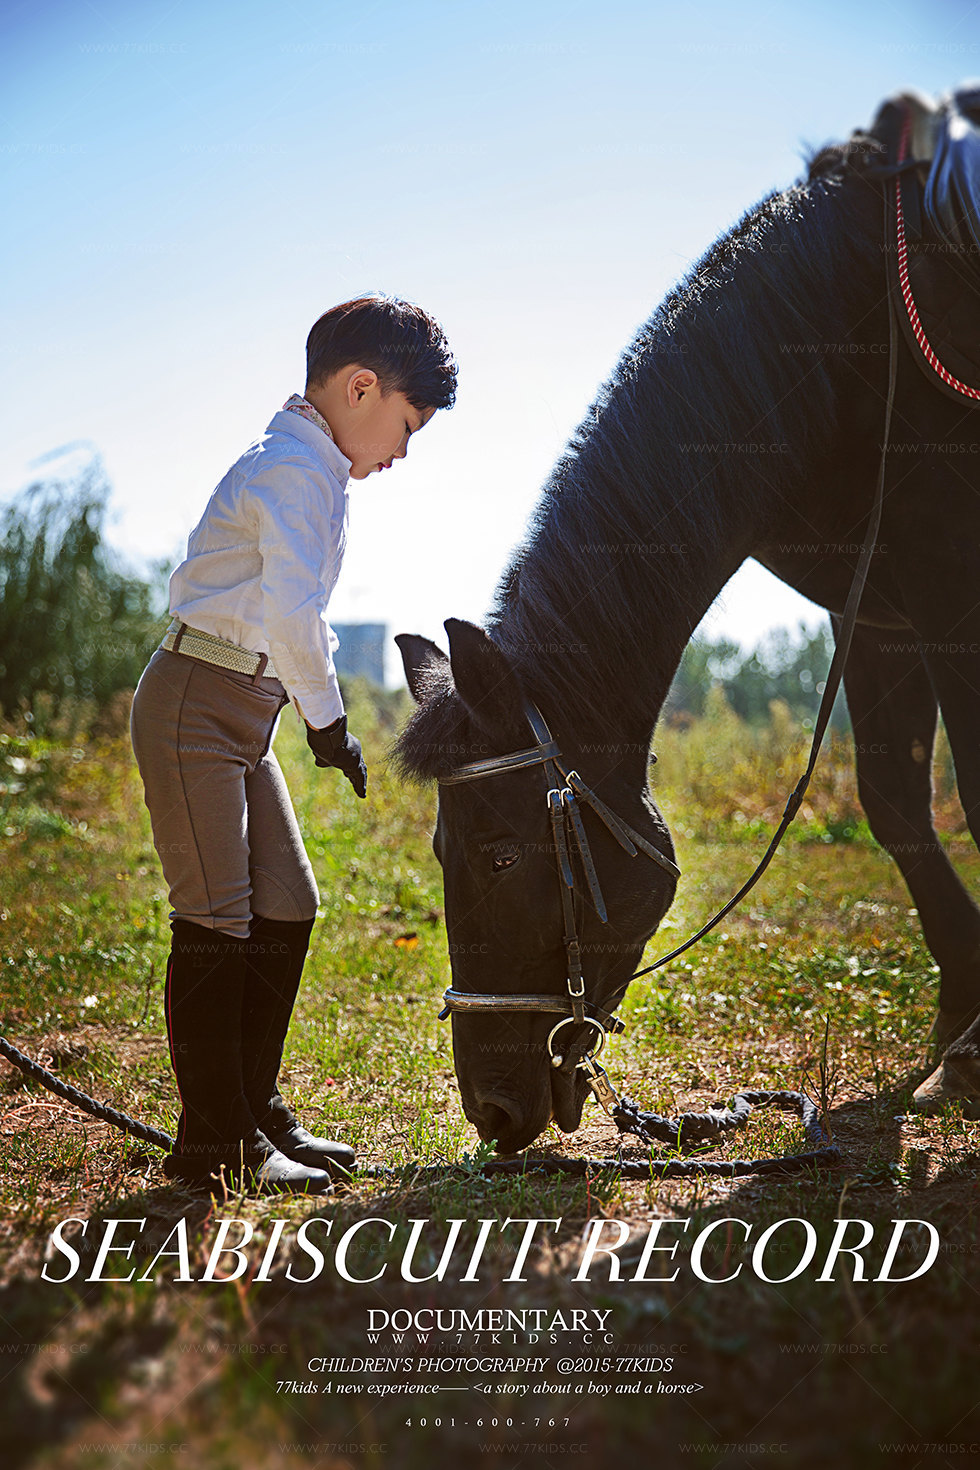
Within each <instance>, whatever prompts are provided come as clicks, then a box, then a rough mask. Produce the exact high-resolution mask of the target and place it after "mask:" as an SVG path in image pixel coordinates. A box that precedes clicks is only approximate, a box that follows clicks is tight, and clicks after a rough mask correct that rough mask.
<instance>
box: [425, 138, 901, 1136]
mask: <svg viewBox="0 0 980 1470" xmlns="http://www.w3.org/2000/svg"><path fill="white" fill-rule="evenodd" d="M907 136H908V130H907V128H906V129H905V130H903V135H902V144H901V146H900V149H899V169H900V171H901V172H904V171H905V169H906V168H907V167H908V164H907V163H905V162H904V146H905V144H906V142H907ZM900 171H899V170H895V171H894V188H895V200H896V206H897V210H898V211H899V219H900V218H901V216H900V211H901V180H900ZM888 172H889V173H891V172H893V171H892V170H888ZM885 218H886V225H885V234H886V239H887V235H888V219H889V208H888V189H887V187H886V189H885ZM897 347H898V339H897V331H896V309H895V301H894V292H893V291H892V290H891V289H889V291H888V391H887V397H886V400H885V417H884V426H883V432H882V447H881V457H880V460H879V465H878V476H877V482H876V485H875V493H874V500H873V503H872V507H871V513H870V515H869V517H868V524H867V527H866V530H865V534H864V541H863V543H862V547H861V553H860V555H859V557H858V562H857V567H856V568H855V572H854V577H853V580H852V582H851V586H850V589H849V591H848V594H847V601H846V603H845V606H844V612H843V614H842V617H841V623H840V630H839V632H838V634H837V636H836V641H835V649H834V655H833V658H832V660H831V664H830V669H829V671H828V674H827V681H826V684H825V685H824V691H823V695H822V697H821V700H820V705H819V708H818V711H817V718H816V722H815V725H814V731H813V739H812V741H811V743H810V753H809V758H808V760H807V764H806V769H805V770H804V772H803V774H802V776H801V777H800V779H799V781H798V782H797V784H796V786H795V787H794V788H793V791H792V792H791V794H790V796H789V798H788V800H787V802H786V806H785V809H784V811H783V815H782V818H781V820H780V822H779V825H778V827H777V829H776V831H775V832H774V833H773V836H772V839H771V841H770V843H769V846H768V847H767V849H766V851H765V853H764V854H763V856H762V858H761V859H760V861H759V863H758V864H757V866H756V868H755V870H754V872H753V873H752V874H751V875H750V877H749V878H748V879H747V881H746V882H745V883H743V884H742V886H741V888H739V889H738V891H737V892H736V893H735V894H733V896H732V897H731V898H730V899H729V900H728V902H727V903H726V904H724V905H723V907H722V908H720V909H719V910H718V912H717V913H716V914H715V915H714V916H713V917H712V918H711V919H709V920H708V922H707V923H706V924H704V925H702V927H701V928H700V929H699V930H698V931H697V932H696V933H695V934H693V935H691V937H690V938H689V939H687V940H685V941H684V943H683V944H680V945H678V946H677V947H676V948H675V949H672V950H670V951H669V952H668V953H667V954H664V955H661V956H660V958H659V959H657V960H654V962H653V964H651V965H647V966H645V967H644V968H643V969H640V970H635V971H634V972H633V974H632V975H631V976H630V980H636V979H639V978H640V977H641V976H643V975H649V974H651V973H652V972H653V971H654V970H658V969H660V968H661V967H662V966H663V965H666V964H669V963H670V961H671V960H675V959H676V958H677V957H678V955H681V954H684V952H685V951H686V950H688V949H690V948H691V946H692V945H694V944H696V943H697V942H698V940H699V939H703V938H704V936H705V935H706V934H708V933H710V931H711V930H712V929H714V928H715V926H716V925H717V924H719V923H721V921H722V919H724V918H725V916H726V915H727V914H729V913H730V912H731V910H732V909H733V908H734V907H735V905H736V904H738V903H740V902H741V900H742V899H743V898H744V897H745V895H746V894H747V893H749V892H750V890H751V889H752V888H754V887H755V885H756V883H757V882H758V881H759V879H760V878H761V877H762V875H763V873H764V872H765V871H766V869H767V868H768V866H769V864H770V863H771V861H772V859H773V857H774V856H775V853H776V850H777V848H778V847H779V844H780V843H781V841H782V839H783V836H784V835H785V833H786V830H787V828H788V827H789V826H790V823H791V822H792V821H793V818H794V817H795V816H796V814H797V812H798V811H799V809H800V807H801V806H802V804H803V798H804V796H805V794H806V790H807V787H808V786H809V784H810V778H811V777H812V775H813V772H814V769H815V767H816V764H817V759H818V756H819V753H820V747H821V745H822V744H823V738H824V735H825V734H826V731H827V726H828V724H829V722H830V715H831V711H832V709H833V705H834V700H835V699H836V697H837V693H838V690H839V689H840V685H841V680H842V678H843V674H844V665H845V663H846V661H847V655H848V653H849V651H850V647H851V641H852V638H853V635H854V628H855V625H856V623H857V615H858V610H859V607H860V603H861V597H862V595H863V592H864V588H865V585H866V583H867V580H868V572H869V570H870V567H871V560H872V557H873V555H874V550H875V546H876V544H877V540H878V532H879V529H880V527H881V514H882V507H883V504H884V496H885V478H886V469H887V463H888V446H889V441H890V436H891V421H892V410H893V407H894V402H895V388H896V383H897V379H898V351H897ZM524 713H525V715H526V717H527V721H528V724H529V725H530V727H531V732H532V734H533V736H534V738H535V740H536V742H537V744H536V745H534V746H531V747H529V748H528V749H526V750H520V751H514V752H511V753H509V754H507V755H501V756H490V757H487V758H486V759H483V760H479V761H473V762H471V763H469V764H467V765H463V766H459V767H457V768H456V769H455V770H454V771H452V772H450V773H449V774H448V775H445V776H442V777H440V778H439V783H440V785H442V786H453V785H457V784H459V783H461V782H465V781H477V780H483V779H485V778H489V777H493V776H497V775H502V774H505V773H510V772H512V771H516V770H523V769H526V768H530V767H532V766H535V765H541V766H543V767H544V773H545V776H546V778H547V781H548V792H547V803H548V815H549V818H550V821H551V829H552V833H553V836H554V848H555V856H556V861H557V867H558V886H559V893H560V896H561V907H562V916H563V920H564V935H563V941H564V946H565V955H566V980H565V994H564V995H537V994H514V995H509V994H505V995H497V994H485V993H476V992H470V991H461V990H457V989H455V988H454V987H453V986H450V987H449V988H448V989H447V990H446V992H445V994H444V996H443V1001H444V1006H443V1009H442V1010H441V1011H440V1012H439V1019H440V1020H445V1019H446V1018H447V1017H448V1016H449V1015H450V1014H452V1013H453V1012H455V1013H463V1014H466V1013H470V1014H472V1013H488V1012H489V1013H495V1012H509V1011H523V1012H527V1011H531V1012H538V1013H543V1012H550V1013H557V1014H560V1015H561V1016H562V1019H561V1020H560V1021H558V1022H557V1023H556V1024H555V1025H554V1026H553V1027H552V1028H551V1030H550V1031H549V1033H548V1038H547V1042H546V1052H547V1055H548V1058H549V1060H550V1063H551V1066H552V1067H553V1068H555V1069H556V1070H557V1071H559V1072H562V1073H565V1074H567V1073H568V1072H570V1071H573V1070H582V1071H584V1073H585V1077H586V1081H587V1083H588V1085H589V1087H590V1088H591V1089H592V1092H593V1093H594V1095H595V1097H596V1099H597V1101H598V1102H599V1104H600V1105H601V1106H602V1108H603V1109H604V1110H605V1111H606V1113H607V1114H609V1116H610V1117H611V1118H612V1119H613V1120H614V1121H615V1122H616V1123H617V1126H618V1127H619V1128H620V1131H621V1132H626V1131H630V1132H639V1133H640V1135H641V1136H651V1137H659V1138H661V1139H664V1138H667V1137H668V1134H667V1133H665V1132H664V1131H663V1128H664V1127H666V1128H667V1129H668V1130H669V1128H670V1126H671V1125H669V1124H667V1123H666V1120H664V1119H660V1118H656V1123H657V1125H662V1126H661V1129H660V1131H659V1132H658V1131H655V1130H654V1131H653V1132H651V1133H649V1135H648V1134H644V1133H643V1132H642V1130H641V1129H638V1128H636V1127H635V1126H633V1125H632V1122H631V1120H632V1119H635V1118H636V1117H637V1116H642V1117H644V1118H648V1119H653V1118H655V1117H656V1115H653V1114H643V1115H640V1114H639V1113H638V1110H637V1109H636V1107H635V1105H634V1104H631V1103H628V1102H627V1101H626V1100H625V1099H622V1098H620V1097H619V1096H618V1094H617V1093H616V1090H615V1088H614V1087H613V1086H612V1083H611V1082H610V1080H609V1076H608V1074H607V1072H606V1070H605V1068H604V1067H602V1066H600V1065H599V1063H598V1061H597V1058H598V1056H599V1054H600V1053H601V1052H602V1050H603V1047H604V1046H605V1043H606V1037H607V1035H608V1034H609V1033H615V1034H617V1035H619V1034H621V1033H622V1032H623V1031H624V1030H625V1027H624V1025H623V1022H622V1021H620V1020H618V1018H616V1017H615V1016H613V1015H611V1014H610V1013H609V1012H607V1011H605V1010H603V1009H602V1008H601V1007H600V1006H599V1005H598V1004H597V1003H596V1002H595V1001H594V1000H591V999H590V998H589V997H588V995H587V994H586V989H585V977H584V974H583V971H582V954H581V945H580V943H579V939H578V931H577V929H576V925H575V910H574V897H575V872H574V868H573V863H572V858H573V856H576V857H577V858H578V860H579V863H580V865H581V868H582V870H583V873H584V877H585V883H586V886H587V888H588V893H589V897H590V899H591V902H592V906H593V908H594V910H595V912H596V914H597V915H598V917H599V919H600V921H601V922H602V923H606V922H607V921H608V919H607V911H606V905H605V900H604V898H603V895H602V890H601V887H600V884H599V879H598V875H597V873H596V870H595V864H594V862H593V861H592V853H591V849H590V847H589V840H588V836H587V834H586V831H585V828H584V825H583V822H582V816H581V812H580V810H579V803H580V802H584V803H585V804H586V805H587V806H589V807H591V809H592V810H593V812H595V814H596V815H597V816H598V817H599V818H600V820H601V821H602V822H603V823H604V824H605V826H606V827H607V829H608V830H609V831H610V832H611V833H612V835H613V836H614V837H615V839H616V841H617V842H618V843H619V844H620V846H621V847H622V848H623V849H624V850H625V851H626V852H627V853H629V855H630V857H636V856H637V855H638V854H639V853H641V852H642V853H643V854H644V855H645V856H647V857H648V858H651V859H652V860H653V861H654V862H656V863H657V864H658V865H659V866H660V867H661V868H663V869H664V870H665V871H666V872H667V873H669V874H670V875H671V876H672V877H673V878H674V879H677V878H679V877H680V869H679V868H678V867H677V866H676V864H674V863H673V862H672V861H671V860H670V859H669V858H667V857H665V855H664V854H663V853H662V852H659V851H658V850H657V848H655V847H654V846H653V845H652V844H651V843H649V842H648V841H647V840H646V839H645V838H643V837H642V836H641V835H640V834H639V833H638V832H636V831H635V830H634V829H633V828H632V827H630V826H629V824H628V823H627V822H625V821H623V819H622V818H621V817H619V816H617V815H616V814H615V813H614V812H613V811H611V810H610V809H609V807H607V806H606V805H605V803H604V802H603V801H601V800H600V798H599V797H598V796H597V795H596V793H595V792H594V791H593V790H592V789H591V788H590V787H588V786H587V785H586V784H585V782H584V781H583V780H582V777H581V776H580V775H579V774H578V772H577V771H574V770H567V769H566V766H565V764H563V762H562V756H561V751H560V748H559V746H558V743H557V742H556V741H555V739H554V738H553V736H552V734H551V731H550V730H549V728H548V725H547V723H546V721H545V719H544V717H543V715H542V714H541V712H540V710H539V709H538V708H537V706H536V705H535V704H534V703H533V702H532V701H530V700H528V701H527V702H526V704H525V709H524ZM629 983H630V982H629V981H627V984H629ZM569 1025H572V1026H585V1027H588V1028H590V1029H589V1031H588V1032H587V1033H586V1035H585V1037H584V1039H581V1040H578V1041H577V1042H574V1043H572V1044H570V1045H569V1044H566V1046H565V1048H564V1050H556V1037H557V1035H558V1033H559V1032H560V1031H561V1030H562V1028H563V1027H565V1026H569ZM741 1096H742V1098H743V1099H744V1098H746V1097H748V1096H749V1094H742V1095H741ZM757 1096H758V1098H759V1099H760V1102H761V1100H762V1099H763V1098H764V1099H765V1100H770V1099H771V1098H772V1097H774V1096H775V1094H758V1095H757ZM782 1096H785V1097H790V1096H791V1097H793V1098H794V1099H802V1103H801V1106H802V1104H809V1105H810V1106H811V1107H812V1106H813V1104H812V1103H811V1102H810V1099H809V1098H805V1097H803V1095H801V1094H795V1093H794V1094H783V1095H782ZM793 1105H796V1104H795V1102H794V1104H793ZM703 1116H704V1115H693V1114H688V1115H686V1117H687V1119H689V1120H690V1119H693V1118H695V1117H703ZM742 1121H744V1118H743V1120H742ZM682 1126H683V1120H682V1123H681V1127H682ZM816 1130H817V1132H816V1135H815V1136H818V1137H822V1139H823V1141H826V1140H827V1138H828V1135H826V1134H825V1133H824V1132H823V1125H822V1123H821V1122H820V1120H819V1116H818V1117H817V1118H816ZM680 1131H681V1129H680V1128H678V1129H677V1131H676V1138H677V1139H679V1137H680ZM687 1137H688V1138H690V1125H689V1127H688V1132H687ZM825 1152H832V1153H834V1154H836V1153H837V1151H836V1150H829V1151H825ZM800 1158H801V1159H803V1158H807V1160H808V1162H813V1161H814V1159H815V1158H817V1155H812V1156H802V1155H801V1156H800ZM770 1162H773V1161H770ZM777 1162H785V1161H777Z"/></svg>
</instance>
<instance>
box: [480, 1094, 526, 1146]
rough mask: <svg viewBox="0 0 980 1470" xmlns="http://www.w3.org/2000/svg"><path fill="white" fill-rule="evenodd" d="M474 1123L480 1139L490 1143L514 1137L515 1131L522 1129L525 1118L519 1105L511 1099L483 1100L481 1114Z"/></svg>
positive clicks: (495, 1098)
mask: <svg viewBox="0 0 980 1470" xmlns="http://www.w3.org/2000/svg"><path fill="white" fill-rule="evenodd" d="M473 1121H474V1122H475V1123H476V1126H477V1129H478V1131H479V1134H480V1137H481V1138H482V1139H483V1140H484V1142H485V1143H489V1142H490V1141H491V1140H492V1139H498V1140H499V1139H503V1138H509V1137H510V1136H512V1134H513V1133H514V1131H515V1129H519V1128H520V1126H521V1124H522V1122H523V1118H522V1115H521V1112H520V1109H519V1108H518V1106H517V1104H516V1103H514V1102H511V1100H510V1098H505V1097H494V1098H492V1099H491V1098H486V1099H483V1100H481V1102H480V1110H479V1113H478V1115H477V1117H476V1118H474V1120H473Z"/></svg>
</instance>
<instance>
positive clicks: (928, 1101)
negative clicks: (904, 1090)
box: [912, 1057, 980, 1118]
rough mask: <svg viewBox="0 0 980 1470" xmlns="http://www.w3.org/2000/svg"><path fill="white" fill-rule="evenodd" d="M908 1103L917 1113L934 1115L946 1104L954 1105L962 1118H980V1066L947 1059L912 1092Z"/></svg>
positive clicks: (959, 1059) (962, 1059)
mask: <svg viewBox="0 0 980 1470" xmlns="http://www.w3.org/2000/svg"><path fill="white" fill-rule="evenodd" d="M912 1101H913V1103H914V1105H915V1108H916V1110H917V1111H918V1112H920V1113H938V1112H940V1111H941V1110H942V1108H944V1107H945V1106H946V1104H947V1103H950V1102H958V1103H962V1104H963V1116H964V1118H980V1064H978V1063H977V1062H976V1061H974V1060H973V1059H972V1058H968V1057H964V1058H959V1057H947V1058H946V1060H945V1061H944V1062H941V1063H940V1065H939V1066H938V1067H937V1068H936V1070H935V1071H934V1072H933V1073H932V1074H931V1075H930V1076H928V1077H927V1078H926V1080H925V1081H924V1082H922V1083H920V1084H919V1086H918V1087H917V1088H916V1089H915V1091H914V1093H913V1094H912Z"/></svg>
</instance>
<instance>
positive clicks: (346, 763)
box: [306, 715, 367, 796]
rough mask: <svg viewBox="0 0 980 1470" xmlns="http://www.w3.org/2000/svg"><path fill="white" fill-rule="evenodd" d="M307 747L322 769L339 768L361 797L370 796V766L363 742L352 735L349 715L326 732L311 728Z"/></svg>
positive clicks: (308, 732) (307, 736)
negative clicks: (368, 792) (368, 781)
mask: <svg viewBox="0 0 980 1470" xmlns="http://www.w3.org/2000/svg"><path fill="white" fill-rule="evenodd" d="M306 743H307V745H308V746H309V747H310V749H311V750H312V752H313V754H314V755H315V756H316V763H317V765H318V766H335V767H336V768H337V770H338V771H343V773H344V775H345V776H346V777H347V779H348V781H349V782H350V784H351V785H352V786H353V788H354V790H355V792H356V793H357V795H358V796H365V795H366V794H367V766H365V764H364V757H363V756H362V755H361V742H360V741H359V740H358V739H357V738H356V737H355V736H353V735H348V733H347V716H346V715H341V717H340V719H339V720H334V722H333V724H332V725H328V726H327V728H326V729H325V730H314V729H313V727H312V725H307V727H306Z"/></svg>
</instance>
